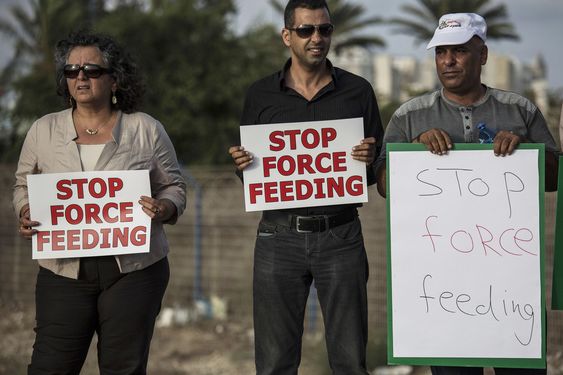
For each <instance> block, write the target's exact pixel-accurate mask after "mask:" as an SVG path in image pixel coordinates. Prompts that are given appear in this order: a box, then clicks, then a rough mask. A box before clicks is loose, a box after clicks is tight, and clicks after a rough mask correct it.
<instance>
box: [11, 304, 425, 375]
mask: <svg viewBox="0 0 563 375" xmlns="http://www.w3.org/2000/svg"><path fill="white" fill-rule="evenodd" d="M33 325H34V312H33V309H32V308H31V307H23V306H18V305H16V304H6V303H1V302H0V332H1V335H0V374H1V375H8V374H9V375H20V374H21V375H23V374H25V373H26V367H27V364H28V363H29V358H30V355H31V348H32V345H33V340H34V332H33ZM95 343H96V340H95V339H94V340H93V343H92V346H91V347H90V352H89V354H88V357H87V359H86V362H85V364H84V367H83V370H82V373H81V374H82V375H95V374H98V373H99V372H98V369H97V363H96V362H97V358H96V348H95ZM148 367H149V368H148V373H149V374H156V375H251V374H254V373H255V371H254V349H253V334H252V326H251V322H247V323H235V322H226V321H216V320H215V321H213V320H200V321H198V322H195V323H189V324H187V325H183V326H178V325H175V326H174V325H172V326H167V327H157V328H156V329H155V333H154V337H153V340H152V344H151V353H150V358H149V366H148ZM421 370H423V369H419V370H418V371H416V372H412V371H409V372H407V373H405V372H399V373H397V374H398V375H403V374H405V375H406V374H413V373H416V374H424V373H425V371H421ZM299 374H300V375H329V374H330V370H329V369H328V367H327V358H326V350H325V348H324V340H323V339H322V335H315V336H312V335H306V336H305V339H304V345H303V358H302V363H301V366H300V370H299Z"/></svg>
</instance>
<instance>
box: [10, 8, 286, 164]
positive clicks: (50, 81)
mask: <svg viewBox="0 0 563 375" xmlns="http://www.w3.org/2000/svg"><path fill="white" fill-rule="evenodd" d="M30 4H31V5H32V6H31V8H32V11H31V13H29V15H28V13H26V12H25V11H24V10H23V8H22V10H21V11H20V10H19V8H20V7H18V10H17V12H18V14H20V13H21V16H18V17H16V16H13V17H12V19H13V20H14V24H13V25H10V26H9V27H11V28H12V29H10V30H12V31H11V34H9V35H11V36H12V37H13V39H14V41H15V42H16V44H17V45H18V46H19V47H18V49H17V51H18V52H17V53H16V56H17V59H16V57H14V61H13V62H12V63H11V65H9V66H10V67H9V68H8V69H7V70H5V71H4V74H5V77H15V78H11V79H9V80H8V79H7V80H6V82H8V86H6V88H7V90H6V91H10V92H12V93H15V97H16V100H15V103H16V104H15V108H13V109H12V110H10V119H11V123H12V124H14V125H15V126H13V127H12V129H13V131H12V134H9V135H7V134H5V133H6V132H4V131H3V129H2V132H0V136H2V137H4V138H6V137H7V138H10V142H9V145H10V146H11V147H12V151H13V152H12V153H11V156H12V158H13V157H14V156H15V157H17V153H18V152H19V147H20V145H19V144H18V142H19V141H21V139H22V137H23V136H24V135H25V132H26V130H27V126H29V124H30V122H31V121H32V120H35V119H36V118H38V117H40V116H41V115H43V114H45V113H49V112H53V111H56V110H59V109H62V108H64V107H65V103H61V101H60V98H59V97H57V96H56V94H55V82H54V66H53V47H54V45H55V44H56V41H57V40H59V39H61V38H63V37H66V36H67V35H68V33H69V32H70V31H71V30H76V29H79V28H84V27H85V26H88V27H90V28H91V29H93V30H94V31H96V30H99V31H102V32H104V33H106V34H109V35H113V36H115V37H116V39H117V40H118V41H120V42H121V44H122V45H124V46H125V47H126V48H127V50H128V51H129V52H131V53H132V54H133V55H134V57H135V58H136V60H137V61H138V62H139V65H140V67H141V71H142V72H143V73H144V75H145V84H146V89H147V90H146V95H145V103H144V106H143V109H142V110H143V111H145V112H147V113H149V114H150V115H152V116H154V117H155V118H157V119H158V120H160V121H161V122H162V123H163V124H164V126H165V127H166V129H167V132H168V134H169V135H170V137H171V139H172V142H173V143H174V145H175V148H176V151H177V153H178V157H179V159H180V160H181V161H183V162H185V163H207V164H211V163H221V162H230V160H229V156H228V154H227V148H228V146H229V145H230V144H233V143H238V142H239V140H238V127H239V119H240V112H241V110H242V102H243V99H244V95H245V91H246V89H247V87H248V86H249V85H250V83H251V82H253V81H254V80H256V79H258V78H259V77H261V76H264V75H266V74H269V73H271V72H273V71H275V70H277V69H279V68H280V67H281V65H282V64H283V61H284V52H285V49H284V48H283V47H282V44H281V41H280V38H279V35H277V32H276V31H275V30H274V29H273V27H272V26H261V27H260V28H258V29H254V30H250V31H248V32H247V33H246V34H244V35H242V36H238V35H235V34H234V33H233V31H232V30H231V29H230V28H229V21H230V19H231V17H232V16H233V15H234V13H235V12H236V8H235V6H234V1H233V0H183V1H175V0H153V1H152V2H150V4H149V5H148V6H147V4H148V3H147V2H146V1H141V0H118V1H117V2H115V3H114V4H115V5H114V7H113V8H111V9H108V10H104V6H103V1H102V0H98V1H95V0H90V1H89V2H88V4H89V6H87V7H84V2H78V1H74V0H30ZM14 12H15V11H14ZM8 24H9V23H8V21H4V22H2V25H8ZM9 27H8V26H6V27H3V28H2V30H4V31H5V32H7V31H8V30H9ZM20 29H21V30H23V31H22V32H20V31H19V30H20ZM31 30H32V31H33V32H31ZM28 34H29V35H28ZM18 59H19V60H18ZM16 60H17V61H18V62H16ZM14 66H22V67H24V69H22V70H21V71H19V72H18V74H17V75H12V74H10V73H9V72H10V71H11V70H13V67H14ZM4 102H5V101H4ZM0 103H1V101H0ZM6 111H7V109H6V108H4V112H3V113H0V118H4V116H3V115H5V114H6ZM3 123H4V122H3ZM17 128H21V129H19V130H18V129H17ZM3 155H6V154H5V153H3Z"/></svg>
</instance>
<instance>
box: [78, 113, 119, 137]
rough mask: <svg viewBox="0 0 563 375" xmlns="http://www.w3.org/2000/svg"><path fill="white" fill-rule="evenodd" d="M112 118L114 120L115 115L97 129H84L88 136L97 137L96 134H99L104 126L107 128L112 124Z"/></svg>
mask: <svg viewBox="0 0 563 375" xmlns="http://www.w3.org/2000/svg"><path fill="white" fill-rule="evenodd" d="M112 118H113V113H112V114H111V115H110V116H109V118H108V120H107V121H106V122H104V123H103V124H102V125H101V126H99V127H97V128H84V131H85V132H86V134H88V135H96V134H98V132H99V131H100V129H102V128H103V127H104V126H106V125H107V124H109V123H110V122H111V119H112Z"/></svg>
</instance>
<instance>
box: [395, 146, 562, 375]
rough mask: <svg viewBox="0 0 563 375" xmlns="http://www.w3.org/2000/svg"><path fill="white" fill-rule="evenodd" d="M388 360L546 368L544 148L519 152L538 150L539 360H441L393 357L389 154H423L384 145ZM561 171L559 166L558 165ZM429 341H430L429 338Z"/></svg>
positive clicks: (478, 148)
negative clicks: (385, 151)
mask: <svg viewBox="0 0 563 375" xmlns="http://www.w3.org/2000/svg"><path fill="white" fill-rule="evenodd" d="M386 147H387V161H386V163H387V178H386V184H387V361H388V362H389V364H393V365H398V364H406V365H421V366H430V365H432V366H470V367H511V368H545V367H546V334H545V326H546V322H545V316H546V314H545V281H544V259H545V255H544V253H545V242H544V241H545V238H544V237H545V233H544V228H545V212H544V192H545V147H544V145H543V144H536V143H534V144H531V143H526V144H520V145H519V146H518V148H519V149H537V150H538V151H539V152H538V169H539V192H538V195H539V196H538V198H539V199H538V201H539V202H538V203H539V215H540V223H539V224H540V226H539V232H540V277H541V280H540V285H541V315H540V317H541V342H542V350H541V358H533V359H530V358H449V357H448V358H442V357H395V356H394V354H393V308H392V306H393V301H392V295H393V294H392V291H393V285H392V282H391V261H392V258H391V211H390V207H389V202H390V199H389V195H390V190H389V180H390V178H389V152H393V151H426V147H425V146H424V145H422V144H412V143H388V144H387V146H386ZM492 149H493V145H491V144H487V145H485V144H475V143H456V144H454V147H453V150H452V151H451V152H455V151H457V150H492ZM560 168H561V164H560ZM428 340H432V337H429V338H428Z"/></svg>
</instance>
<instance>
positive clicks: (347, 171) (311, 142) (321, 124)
mask: <svg viewBox="0 0 563 375" xmlns="http://www.w3.org/2000/svg"><path fill="white" fill-rule="evenodd" d="M240 137H241V144H242V146H244V148H245V149H246V150H248V151H249V152H251V153H252V155H253V156H254V161H253V163H252V164H251V165H250V166H248V167H247V168H246V169H245V170H244V196H245V204H246V211H262V210H273V209H283V208H294V207H308V206H327V205H335V204H348V203H360V202H367V199H368V195H367V189H366V186H367V183H366V165H365V163H362V162H360V161H357V160H354V159H352V156H351V155H350V154H351V152H352V147H354V146H356V145H358V144H360V141H361V140H362V139H363V138H364V130H363V120H362V119H361V118H355V119H345V120H332V121H315V122H300V123H285V124H265V125H245V126H241V128H240Z"/></svg>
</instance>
